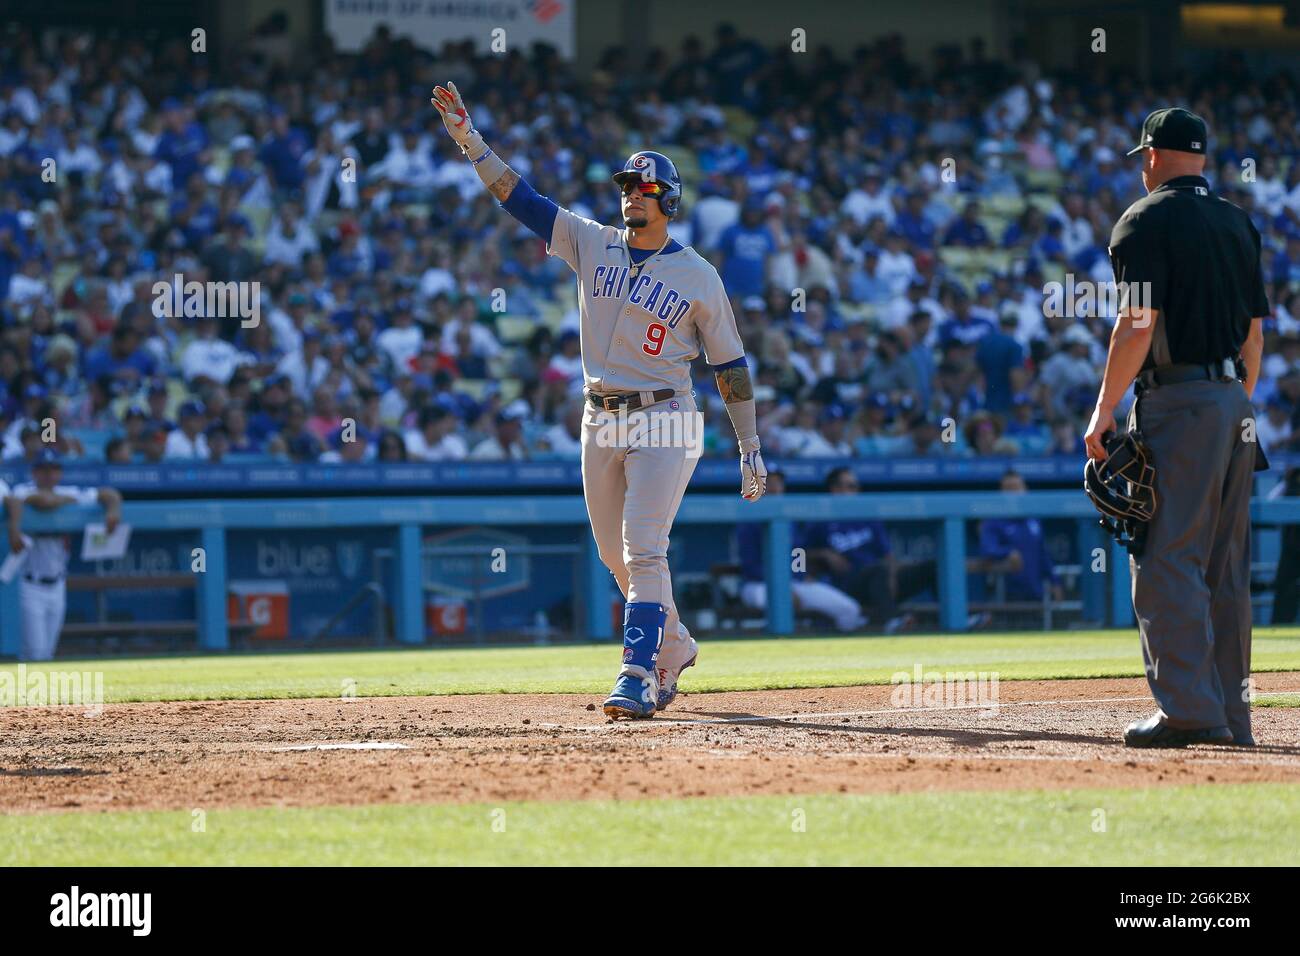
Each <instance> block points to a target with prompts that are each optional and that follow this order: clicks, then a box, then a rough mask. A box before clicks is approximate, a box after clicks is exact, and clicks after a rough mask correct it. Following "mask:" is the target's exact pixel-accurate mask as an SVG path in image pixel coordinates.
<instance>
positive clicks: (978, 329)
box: [939, 289, 994, 348]
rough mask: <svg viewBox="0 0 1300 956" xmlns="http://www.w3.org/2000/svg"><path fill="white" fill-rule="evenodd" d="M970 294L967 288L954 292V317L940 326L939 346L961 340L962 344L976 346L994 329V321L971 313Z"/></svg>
mask: <svg viewBox="0 0 1300 956" xmlns="http://www.w3.org/2000/svg"><path fill="white" fill-rule="evenodd" d="M970 305H971V303H970V296H969V295H967V294H966V292H965V290H960V289H959V290H957V291H956V292H955V293H954V294H953V300H952V318H951V319H949V320H948V321H947V322H944V323H943V324H942V325H940V326H939V346H940V348H943V347H946V346H947V345H949V344H950V343H953V342H960V343H961V344H962V345H967V346H975V345H978V344H979V341H980V340H981V339H983V338H984V337H985V336H986V335H990V334H992V332H993V331H994V329H993V323H992V322H990V321H989V320H988V319H981V318H978V317H977V316H975V315H972V314H971V308H970Z"/></svg>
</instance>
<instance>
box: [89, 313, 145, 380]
mask: <svg viewBox="0 0 1300 956" xmlns="http://www.w3.org/2000/svg"><path fill="white" fill-rule="evenodd" d="M157 364H158V363H157V362H156V361H155V360H154V357H153V356H152V355H150V354H149V353H148V352H146V351H145V350H144V349H142V348H140V336H139V335H138V334H137V333H136V331H135V329H134V328H133V327H132V326H130V325H123V324H119V325H117V326H115V327H114V328H113V337H112V339H111V340H110V342H109V344H107V345H103V346H100V347H99V348H97V349H95V350H94V351H93V352H91V353H90V354H89V355H87V356H86V364H85V368H84V369H83V372H84V374H85V376H86V378H88V379H96V378H99V377H100V376H105V375H106V376H108V377H110V378H112V379H114V380H115V381H117V382H119V383H121V385H122V386H124V387H126V388H129V389H134V388H135V387H136V385H137V384H138V383H139V382H140V381H141V380H143V379H147V378H152V377H153V375H154V373H155V371H156V367H157Z"/></svg>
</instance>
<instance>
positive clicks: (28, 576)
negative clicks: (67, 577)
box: [23, 574, 63, 584]
mask: <svg viewBox="0 0 1300 956" xmlns="http://www.w3.org/2000/svg"><path fill="white" fill-rule="evenodd" d="M23 580H24V581H29V582H31V583H32V584H58V583H59V582H60V581H62V580H63V575H61V574H60V575H59V576H58V577H53V578H38V577H37V576H36V575H34V574H24V575H23Z"/></svg>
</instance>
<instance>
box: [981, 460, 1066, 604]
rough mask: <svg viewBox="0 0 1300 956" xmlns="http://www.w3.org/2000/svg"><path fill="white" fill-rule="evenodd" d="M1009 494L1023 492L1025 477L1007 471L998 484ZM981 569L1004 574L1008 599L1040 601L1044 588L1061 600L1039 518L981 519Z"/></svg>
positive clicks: (1024, 489) (1054, 597)
mask: <svg viewBox="0 0 1300 956" xmlns="http://www.w3.org/2000/svg"><path fill="white" fill-rule="evenodd" d="M999 487H1000V488H1001V490H1002V491H1003V492H1005V493H1007V494H1017V495H1018V494H1024V493H1025V492H1026V491H1027V490H1028V486H1027V485H1026V484H1025V479H1024V478H1023V477H1022V476H1021V475H1020V474H1019V473H1017V472H1016V471H1014V470H1012V471H1008V472H1007V473H1006V474H1004V475H1003V476H1002V481H1001V483H1000V484H999ZM979 557H980V560H981V570H983V571H985V572H986V573H991V574H999V575H1002V577H1003V580H1004V581H1005V587H1006V592H1005V593H1006V599H1007V600H1008V601H1041V600H1042V599H1043V594H1044V591H1045V590H1046V591H1047V592H1048V593H1050V594H1051V596H1052V598H1053V600H1060V598H1061V593H1062V591H1061V586H1060V585H1059V584H1058V583H1057V580H1056V571H1055V569H1054V568H1053V566H1052V559H1051V557H1050V556H1049V555H1048V553H1047V544H1046V541H1045V539H1044V537H1043V527H1042V525H1041V524H1040V523H1039V521H1038V519H1037V518H990V519H988V520H986V521H982V522H980V544H979Z"/></svg>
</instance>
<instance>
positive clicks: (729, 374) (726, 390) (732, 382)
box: [713, 365, 754, 405]
mask: <svg viewBox="0 0 1300 956" xmlns="http://www.w3.org/2000/svg"><path fill="white" fill-rule="evenodd" d="M713 377H714V378H715V379H717V382H718V394H719V395H721V396H722V400H723V401H724V402H726V403H727V404H728V405H731V404H734V403H735V402H747V401H749V400H750V399H752V398H753V397H754V385H753V383H752V382H751V381H750V380H749V369H748V368H746V367H745V366H743V365H738V366H736V367H735V368H724V369H723V370H722V371H721V372H715V373H714V375H713Z"/></svg>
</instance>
